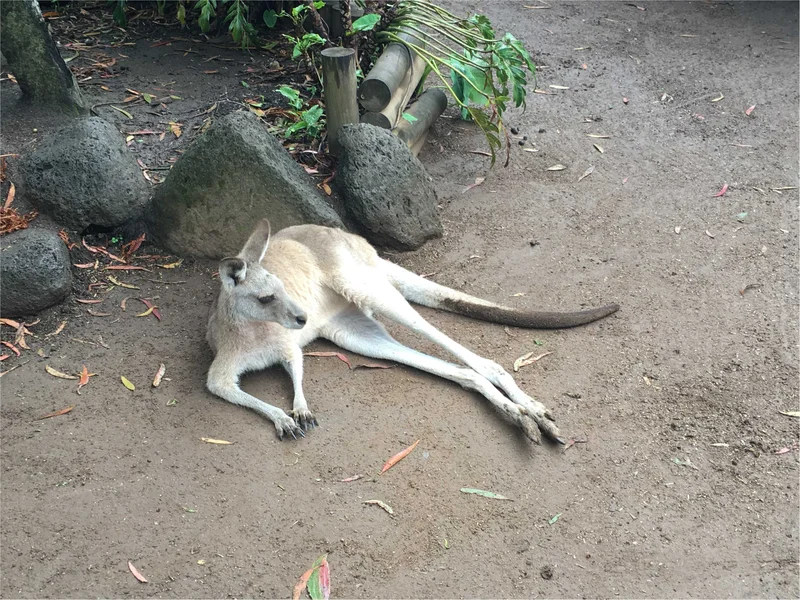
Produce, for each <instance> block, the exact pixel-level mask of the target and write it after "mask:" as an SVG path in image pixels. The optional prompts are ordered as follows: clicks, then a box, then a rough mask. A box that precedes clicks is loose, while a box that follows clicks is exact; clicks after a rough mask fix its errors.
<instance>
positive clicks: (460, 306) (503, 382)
mask: <svg viewBox="0 0 800 600" xmlns="http://www.w3.org/2000/svg"><path fill="white" fill-rule="evenodd" d="M220 280H221V281H222V289H221V290H220V295H219V297H218V298H217V301H216V302H215V304H214V306H213V307H212V311H211V316H210V318H209V324H208V334H207V338H208V342H209V345H210V346H211V348H212V349H213V350H214V353H215V358H214V361H213V363H212V365H211V368H210V369H209V373H208V380H207V385H208V388H209V390H211V391H212V392H213V393H214V394H216V395H218V396H220V397H222V398H224V399H225V400H228V401H230V402H233V403H235V404H241V405H243V406H247V407H249V408H252V409H254V410H256V411H258V412H260V413H261V414H263V415H264V416H266V417H268V418H269V419H270V420H272V422H273V423H274V424H275V427H276V429H277V432H278V435H279V436H280V437H283V436H284V435H285V434H287V433H288V434H290V435H292V436H293V437H296V436H297V435H301V436H302V435H304V430H306V429H308V428H309V427H312V426H314V425H316V423H317V421H316V418H315V417H314V415H313V414H312V413H311V411H310V410H309V408H308V403H307V402H306V399H305V396H304V394H303V388H302V375H303V351H302V348H303V347H304V346H305V345H307V344H308V343H310V342H311V341H313V340H314V339H316V338H318V337H323V338H326V339H329V340H331V341H333V342H334V343H336V344H338V345H339V346H341V347H343V348H345V349H348V350H351V351H353V352H357V353H359V354H363V355H366V356H371V357H373V358H382V359H386V360H394V361H396V362H400V363H403V364H406V365H409V366H412V367H415V368H418V369H421V370H423V371H427V372H429V373H433V374H435V375H438V376H440V377H444V378H446V379H450V380H452V381H455V382H457V383H459V384H460V385H462V386H463V387H466V388H469V389H473V390H476V391H478V392H479V393H481V394H482V395H483V396H484V397H486V398H487V399H488V400H489V401H490V402H491V403H492V404H493V405H494V406H495V407H496V408H497V409H498V410H499V411H500V412H501V413H502V414H503V415H504V416H505V417H507V418H509V419H510V420H511V421H513V422H514V423H516V424H517V425H519V426H520V427H521V428H522V429H523V431H524V432H525V433H526V435H528V437H529V438H531V439H532V440H535V441H538V439H539V431H541V432H543V433H545V434H546V435H547V436H548V437H551V438H553V439H560V438H559V437H558V429H557V428H556V426H555V425H554V424H553V422H552V417H551V416H550V414H549V412H548V411H547V409H546V408H545V407H544V405H542V404H541V403H539V402H537V401H535V400H533V399H532V398H531V397H530V396H528V395H527V394H525V393H524V392H523V391H522V390H520V389H519V387H517V385H516V383H515V382H514V380H513V379H512V377H511V376H510V375H509V374H508V373H507V372H506V371H505V370H504V369H503V368H502V367H501V366H500V365H498V364H496V363H494V362H492V361H490V360H487V359H485V358H482V357H480V356H478V355H476V354H474V353H473V352H471V351H469V350H467V349H466V348H464V347H463V346H461V345H460V344H458V343H457V342H455V341H453V340H452V339H450V338H449V337H447V336H446V335H445V334H444V333H442V332H441V331H439V330H438V329H436V328H435V327H433V326H432V325H431V324H430V323H428V322H427V321H425V320H424V319H423V318H422V317H421V316H420V314H419V313H418V312H417V311H416V310H414V309H413V308H412V307H411V305H410V304H409V303H408V300H410V301H412V302H416V303H418V304H423V305H425V306H431V307H434V308H441V309H444V310H451V311H453V312H459V313H462V314H466V315H468V316H474V317H476V318H483V319H487V320H493V321H499V322H507V323H512V324H522V326H527V327H570V326H574V325H580V324H583V323H587V322H590V321H593V320H596V319H598V318H601V317H603V316H606V315H608V314H610V313H612V312H614V311H615V310H617V306H616V305H609V306H606V307H603V308H601V309H594V310H589V311H583V312H577V313H529V312H524V311H517V310H514V309H511V308H508V307H504V306H500V305H497V304H494V303H492V302H488V301H486V300H481V299H479V298H475V297H472V296H469V295H467V294H463V293H461V292H458V291H456V290H452V289H450V288H446V287H444V286H441V285H438V284H436V283H433V282H431V281H428V280H427V279H424V278H422V277H419V276H418V275H415V274H414V273H411V272H410V271H407V270H405V269H403V268H401V267H399V266H397V265H395V264H393V263H390V262H388V261H385V260H383V259H381V258H380V257H379V256H378V254H377V252H375V249H374V248H373V247H372V246H370V245H369V243H368V242H367V241H366V240H364V239H363V238H361V237H359V236H356V235H353V234H350V233H346V232H344V231H341V230H338V229H332V228H329V227H320V226H317V225H300V226H296V227H289V228H287V229H284V230H282V231H280V232H278V233H277V234H275V235H274V236H272V238H270V228H269V222H268V221H266V220H264V221H262V222H261V223H260V224H259V226H258V227H257V229H256V231H255V232H254V233H253V234H252V235H251V236H250V239H249V240H248V241H247V243H246V244H245V247H244V248H243V249H242V251H241V252H240V253H239V255H238V256H237V257H235V258H226V259H224V260H223V261H222V262H221V263H220ZM373 314H376V315H382V316H384V317H387V318H389V319H392V320H394V321H396V322H398V323H401V324H403V325H406V326H407V327H409V328H410V329H412V330H414V331H416V332H417V333H419V334H420V335H422V336H424V337H426V338H428V339H430V340H432V341H434V342H436V343H437V344H439V345H441V346H442V347H443V348H445V349H447V350H448V351H450V352H451V353H452V354H453V355H455V356H456V357H457V358H458V359H459V360H461V361H462V362H463V363H464V365H466V366H461V365H456V364H452V363H448V362H446V361H443V360H440V359H438V358H434V357H432V356H428V355H426V354H422V353H421V352H417V351H416V350H413V349H411V348H407V347H406V346H403V345H402V344H400V343H399V342H397V341H396V340H394V339H393V338H392V337H391V336H390V335H389V334H388V333H387V332H386V330H385V329H384V327H383V326H382V325H381V324H380V323H379V322H378V321H377V320H375V319H374V318H373ZM277 363H280V364H282V365H283V366H284V368H286V370H287V371H288V372H289V375H290V377H291V378H292V383H293V385H294V392H295V396H294V403H293V409H292V411H291V412H290V413H289V414H287V413H285V412H284V411H283V410H281V409H280V408H277V407H275V406H272V405H270V404H267V403H265V402H263V401H261V400H259V399H258V398H256V397H255V396H252V395H250V394H247V393H246V392H244V391H243V390H242V389H241V388H240V387H239V378H240V377H241V375H242V373H244V372H247V371H254V370H260V369H264V368H266V367H269V366H271V365H274V364H277Z"/></svg>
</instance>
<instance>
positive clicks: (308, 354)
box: [303, 352, 353, 369]
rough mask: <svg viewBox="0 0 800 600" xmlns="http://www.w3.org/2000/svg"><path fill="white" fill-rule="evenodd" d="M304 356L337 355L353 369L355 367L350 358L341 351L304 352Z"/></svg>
mask: <svg viewBox="0 0 800 600" xmlns="http://www.w3.org/2000/svg"><path fill="white" fill-rule="evenodd" d="M303 356H335V357H336V358H338V359H339V360H340V361H342V362H343V363H344V364H346V365H347V366H348V367H350V368H351V369H352V368H353V365H352V364H351V363H350V359H349V358H347V357H346V356H345V355H344V354H342V353H341V352H303Z"/></svg>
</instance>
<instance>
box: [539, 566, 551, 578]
mask: <svg viewBox="0 0 800 600" xmlns="http://www.w3.org/2000/svg"><path fill="white" fill-rule="evenodd" d="M540 575H541V576H542V579H545V580H550V579H552V578H553V567H551V566H550V565H545V566H543V567H542V570H541V571H540Z"/></svg>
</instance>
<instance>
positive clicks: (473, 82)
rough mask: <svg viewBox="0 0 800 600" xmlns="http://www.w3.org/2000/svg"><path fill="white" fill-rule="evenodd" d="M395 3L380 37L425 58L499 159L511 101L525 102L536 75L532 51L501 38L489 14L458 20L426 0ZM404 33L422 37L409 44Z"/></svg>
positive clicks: (506, 37)
mask: <svg viewBox="0 0 800 600" xmlns="http://www.w3.org/2000/svg"><path fill="white" fill-rule="evenodd" d="M396 6H397V11H396V13H395V18H394V20H393V21H392V23H390V24H389V25H388V26H387V27H386V29H384V30H383V31H381V32H380V33H378V38H379V39H382V40H384V41H396V42H400V43H402V44H405V45H406V46H408V47H409V48H411V49H412V50H414V51H415V52H417V54H419V55H420V56H421V57H422V58H423V59H424V60H425V63H426V64H427V66H428V69H430V70H431V71H433V72H434V73H436V75H437V76H438V77H439V79H441V80H442V83H443V84H444V86H445V87H446V88H447V89H448V90H449V91H450V93H452V94H453V97H454V98H455V100H456V102H457V103H458V105H459V106H460V107H461V116H462V118H464V119H472V120H473V121H475V123H476V124H477V125H478V126H479V127H480V128H481V129H482V130H483V132H484V134H485V135H486V139H487V141H488V142H489V149H490V150H491V152H492V163H494V160H495V151H496V150H498V149H500V148H502V142H501V140H500V137H501V135H502V134H504V133H505V131H504V128H503V114H504V113H505V111H506V110H507V108H508V107H509V104H510V103H513V105H514V106H517V107H520V106H521V107H524V106H525V96H526V86H527V84H528V79H527V78H528V75H529V74H530V76H532V77H535V72H536V70H535V69H536V67H535V65H534V64H533V61H532V60H531V57H530V55H529V54H528V52H527V51H526V50H525V48H524V46H523V45H522V43H521V42H520V41H519V40H517V39H516V38H515V37H514V36H513V35H511V34H510V33H506V34H505V35H504V36H503V37H502V38H500V39H497V38H496V37H495V32H494V29H493V27H492V24H491V22H490V21H489V19H488V18H486V16H484V15H473V16H471V17H469V18H468V19H463V18H459V17H456V16H455V15H453V14H452V13H450V12H448V11H446V10H445V9H443V8H441V7H439V6H437V5H435V4H432V3H431V2H428V1H427V0H399V1H398V3H397V5H396ZM401 34H409V35H410V36H413V37H411V39H412V40H415V41H417V40H419V41H418V42H417V43H414V42H409V41H407V40H406V39H403V38H401V37H399V36H400V35H401ZM420 42H424V45H423V44H421V43H420ZM444 67H446V68H447V70H449V77H448V76H446V75H445V74H444V73H443V72H442V71H443V68H444Z"/></svg>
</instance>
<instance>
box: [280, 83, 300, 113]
mask: <svg viewBox="0 0 800 600" xmlns="http://www.w3.org/2000/svg"><path fill="white" fill-rule="evenodd" d="M278 93H279V94H280V95H281V96H283V97H284V98H286V99H287V100H288V101H289V104H291V105H292V107H293V108H297V109H299V108H301V107H302V106H303V101H302V100H301V99H300V92H298V91H297V90H296V89H294V88H290V87H289V86H288V85H282V86H281V87H279V88H278Z"/></svg>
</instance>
